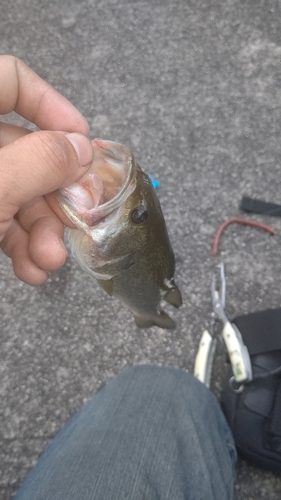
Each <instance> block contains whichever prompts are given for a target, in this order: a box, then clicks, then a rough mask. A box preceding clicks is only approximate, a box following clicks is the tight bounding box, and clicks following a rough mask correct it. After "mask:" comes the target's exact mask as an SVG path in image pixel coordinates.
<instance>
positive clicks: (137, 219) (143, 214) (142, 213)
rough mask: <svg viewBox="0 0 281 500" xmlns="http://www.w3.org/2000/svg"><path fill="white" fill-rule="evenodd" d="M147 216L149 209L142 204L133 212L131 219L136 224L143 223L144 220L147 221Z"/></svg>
mask: <svg viewBox="0 0 281 500" xmlns="http://www.w3.org/2000/svg"><path fill="white" fill-rule="evenodd" d="M147 218H148V211H147V210H146V209H145V208H144V206H142V205H140V206H139V207H137V208H135V209H134V210H133V211H132V213H131V219H132V221H133V222H134V223H135V224H141V223H142V222H145V221H146V220H147Z"/></svg>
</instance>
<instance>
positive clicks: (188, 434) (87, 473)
mask: <svg viewBox="0 0 281 500" xmlns="http://www.w3.org/2000/svg"><path fill="white" fill-rule="evenodd" d="M235 461H236V451H235V447H234V442H233V438H232V435H231V431H230V429H229V427H228V425H227V423H226V421H225V418H224V416H223V413H222V411H221V409H220V406H219V404H218V402H217V399H216V397H215V396H214V395H213V394H212V393H211V391H210V390H209V389H207V388H206V387H205V386H204V385H203V384H201V382H199V381H198V380H197V379H195V378H194V377H193V375H191V374H190V373H188V372H186V371H183V370H180V369H177V368H168V367H166V368H164V367H158V366H146V365H139V366H134V367H132V368H129V369H126V370H124V371H123V372H121V373H120V374H119V375H118V376H116V377H115V378H114V379H113V380H111V381H110V382H109V383H108V384H107V385H106V386H104V387H103V388H102V389H101V390H100V391H99V392H98V393H97V394H96V395H95V396H94V397H93V399H91V400H90V401H89V402H88V403H87V404H86V405H85V406H84V407H83V408H82V410H81V411H79V412H78V413H77V414H76V415H74V417H73V418H72V419H71V420H70V421H69V422H68V423H67V424H66V425H65V426H64V427H63V428H62V430H61V431H60V432H59V433H58V434H57V436H56V437H55V438H54V439H53V441H51V443H50V444H49V446H48V447H47V449H46V450H45V452H44V453H43V454H42V456H41V457H40V458H39V460H38V463H37V464H36V465H35V467H34V468H33V470H32V471H31V472H30V474H29V475H28V477H27V479H26V480H25V481H24V483H23V484H22V486H21V487H20V489H19V491H18V492H17V494H16V496H15V499H16V500H35V499H36V500H94V499H97V500H123V499H127V500H156V499H157V500H183V499H185V500H187V499H188V500H199V499H200V500H226V499H227V500H229V499H232V498H234V493H233V490H234V487H233V483H234V474H235V472H234V469H235Z"/></svg>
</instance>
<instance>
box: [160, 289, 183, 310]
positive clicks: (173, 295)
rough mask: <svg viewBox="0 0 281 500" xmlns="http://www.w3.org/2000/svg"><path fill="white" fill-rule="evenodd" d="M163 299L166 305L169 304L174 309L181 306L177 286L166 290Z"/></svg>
mask: <svg viewBox="0 0 281 500" xmlns="http://www.w3.org/2000/svg"><path fill="white" fill-rule="evenodd" d="M163 298H164V300H165V301H166V302H168V304H171V305H172V306H174V307H180V306H181V305H182V298H181V293H180V291H179V289H178V287H177V285H175V286H174V288H171V289H170V290H168V291H167V292H166V293H165V295H164V297H163Z"/></svg>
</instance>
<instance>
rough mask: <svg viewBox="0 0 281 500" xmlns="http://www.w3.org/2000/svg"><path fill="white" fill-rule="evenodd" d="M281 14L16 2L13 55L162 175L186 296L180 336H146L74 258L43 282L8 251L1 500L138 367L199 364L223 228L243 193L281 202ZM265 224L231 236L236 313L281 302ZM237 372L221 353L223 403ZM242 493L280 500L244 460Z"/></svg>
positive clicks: (94, 128) (275, 241)
mask: <svg viewBox="0 0 281 500" xmlns="http://www.w3.org/2000/svg"><path fill="white" fill-rule="evenodd" d="M280 9H281V6H280V2H279V1H278V0H266V1H265V0H244V1H242V0H231V1H228V0H224V1H222V0H221V1H219V0H185V1H183V0H170V1H169V2H167V1H166V0H147V1H146V0H141V1H131V2H130V1H126V0H81V1H80V2H76V1H75V0H72V1H66V0H62V1H60V2H57V1H55V0H49V1H48V2H43V1H40V0H25V1H24V0H14V1H13V2H11V1H10V0H1V5H0V34H1V36H0V52H1V53H12V54H15V55H17V56H19V57H20V58H22V59H23V60H24V61H25V62H26V63H28V64H29V65H30V66H31V67H32V68H33V69H34V70H35V71H36V72H38V73H39V74H40V75H41V76H42V77H43V78H45V79H46V80H48V82H50V83H51V84H52V85H53V86H54V87H56V88H57V89H58V90H59V91H60V92H62V93H63V94H64V95H65V96H66V97H67V98H68V99H70V101H71V102H73V103H74V104H75V105H76V106H77V107H78V108H79V109H80V110H81V112H82V113H83V114H84V115H85V116H86V118H87V119H88V120H89V123H90V125H91V134H92V136H93V137H94V136H100V137H103V138H108V139H111V140H115V141H118V142H121V143H123V144H125V145H127V146H129V147H130V148H131V149H132V150H133V151H134V153H135V156H136V158H137V160H138V162H139V163H140V165H141V166H142V167H143V169H144V170H145V171H146V172H147V173H150V174H152V175H153V176H154V177H155V178H156V179H159V180H160V182H161V187H160V189H159V190H158V194H159V197H160V200H161V203H162V207H163V211H164V214H165V217H166V222H167V226H168V230H169V233H170V236H171V240H172V243H173V247H174V251H175V254H176V258H177V273H176V280H177V283H178V284H179V286H180V288H181V290H182V294H183V301H184V304H183V306H182V307H181V309H180V310H179V311H171V313H172V314H173V317H174V318H175V319H176V321H177V329H176V330H175V331H172V332H169V331H164V330H162V329H160V328H157V327H155V328H150V329H148V330H138V329H137V327H136V326H135V324H134V321H133V319H132V316H131V314H130V312H129V311H128V310H127V309H125V308H124V307H123V306H120V304H119V303H118V302H117V301H115V300H112V299H110V298H109V296H107V295H106V294H105V293H104V292H103V291H102V290H100V289H99V288H98V287H97V286H96V285H95V283H94V282H93V281H92V280H91V279H90V278H89V277H87V276H86V275H85V274H84V273H83V272H82V271H81V270H80V269H79V268H78V266H77V265H76V263H75V262H74V260H73V259H72V258H71V257H69V259H68V261H67V264H66V265H65V266H64V267H63V268H62V269H61V270H60V271H59V272H56V273H53V275H52V276H51V277H50V279H49V280H48V282H47V283H46V284H45V285H44V286H40V287H37V288H32V287H30V286H28V285H25V284H23V283H21V282H19V281H18V280H17V279H16V278H15V277H14V275H13V272H12V269H11V264H10V262H9V260H8V259H7V258H6V257H5V256H3V255H1V256H0V272H1V282H0V311H1V327H0V336H1V353H0V359H1V362H0V373H1V384H0V393H1V408H0V412H1V416H0V449H1V462H0V485H1V493H0V497H1V499H2V500H7V499H9V498H10V497H11V495H12V494H13V492H14V491H15V490H16V489H17V487H18V485H19V483H20V481H21V480H22V479H23V478H24V477H25V475H26V473H27V471H28V470H29V469H30V467H31V466H32V465H33V464H34V463H35V462H36V460H37V457H38V455H39V454H40V453H41V452H42V450H43V448H44V447H45V445H46V443H47V442H48V441H49V440H50V439H51V438H52V437H53V436H54V435H55V433H56V432H57V430H58V429H59V428H60V427H61V426H62V425H63V424H64V422H65V421H66V420H67V419H68V418H69V416H71V415H73V414H74V413H75V412H76V410H78V409H79V408H80V407H81V406H82V405H83V403H84V402H85V401H87V400H88V399H89V398H90V397H91V396H92V395H93V394H94V393H95V392H96V391H97V389H98V388H99V387H100V385H101V384H103V383H105V382H106V381H107V380H109V379H110V378H111V377H113V376H114V375H115V374H116V373H118V372H120V370H122V369H123V368H124V367H126V366H128V365H132V364H136V363H157V364H163V365H169V366H178V367H181V368H184V369H189V370H192V369H193V363H194V358H195V353H196V349H197V346H198V342H199V338H200V335H201V333H202V330H203V328H205V327H206V326H207V325H208V320H209V314H210V310H211V302H210V281H211V276H212V274H213V272H214V269H215V267H216V265H217V262H218V260H217V259H216V258H214V257H212V256H211V253H210V248H211V242H212V238H213V235H214V232H215V230H216V228H217V227H218V225H219V224H220V223H221V222H222V221H223V220H224V219H226V218H228V217H232V216H236V215H239V214H240V211H239V203H240V200H241V197H242V195H243V194H247V195H250V196H254V197H258V198H262V199H264V200H266V201H272V202H276V203H278V202H279V201H280V195H279V192H280V183H281V175H280V162H281V157H280V153H281V141H280V129H281V90H280V82H281V30H280V18H281V11H280ZM5 118H6V117H5ZM7 119H8V120H9V121H12V122H14V123H15V122H17V121H16V118H15V117H13V116H12V117H8V118H7ZM17 123H19V122H17ZM20 123H22V122H20ZM253 218H254V219H256V220H260V221H264V222H266V223H271V224H272V225H274V227H275V228H276V229H277V235H276V236H275V237H270V236H268V235H267V234H265V233H263V232H261V231H257V230H255V229H251V228H246V227H242V226H232V227H230V228H229V229H228V230H227V231H226V233H225V234H224V236H223V240H222V242H221V249H222V250H223V254H224V259H225V263H226V274H227V313H228V314H229V316H230V317H233V316H235V315H238V314H243V313H246V312H251V311H256V310H260V309H263V308H267V307H278V306H280V301H281V295H280V276H281V260H280V250H279V247H280V238H281V236H280V235H281V220H280V219H278V218H275V219H273V218H270V217H266V216H263V217H261V216H253ZM168 309H169V308H168ZM225 370H226V364H225V352H224V349H223V347H222V346H219V349H218V354H217V357H216V361H215V377H214V380H213V388H214V390H215V391H216V392H217V393H218V394H219V390H220V384H221V380H222V377H223V374H224V373H225ZM236 490H237V499H238V500H256V499H257V498H259V499H266V500H277V499H280V497H281V481H280V477H277V476H275V475H274V474H271V473H269V472H263V471H260V470H258V469H255V468H253V467H251V466H250V465H248V464H247V463H246V462H245V461H243V460H240V461H239V464H238V470H237V482H236Z"/></svg>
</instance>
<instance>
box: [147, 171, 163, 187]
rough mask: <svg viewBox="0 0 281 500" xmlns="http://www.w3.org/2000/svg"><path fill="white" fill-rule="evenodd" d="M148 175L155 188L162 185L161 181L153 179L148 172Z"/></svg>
mask: <svg viewBox="0 0 281 500" xmlns="http://www.w3.org/2000/svg"><path fill="white" fill-rule="evenodd" d="M148 177H149V178H150V180H151V183H152V186H153V187H154V189H157V188H159V187H160V182H159V181H156V180H155V179H153V177H152V175H150V174H148Z"/></svg>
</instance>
